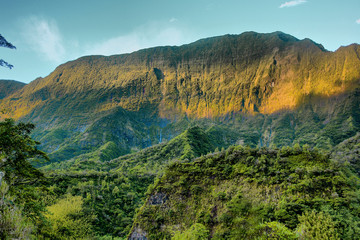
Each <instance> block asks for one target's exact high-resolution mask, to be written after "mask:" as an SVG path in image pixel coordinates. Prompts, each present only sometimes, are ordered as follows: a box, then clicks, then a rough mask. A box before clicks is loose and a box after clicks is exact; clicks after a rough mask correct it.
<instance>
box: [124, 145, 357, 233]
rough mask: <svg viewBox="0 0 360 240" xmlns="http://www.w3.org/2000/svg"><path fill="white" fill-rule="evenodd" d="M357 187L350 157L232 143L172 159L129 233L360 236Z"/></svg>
mask: <svg viewBox="0 0 360 240" xmlns="http://www.w3.org/2000/svg"><path fill="white" fill-rule="evenodd" d="M350 141H352V140H350ZM358 189H359V178H357V177H356V176H355V175H354V173H353V172H352V171H351V170H350V169H349V168H348V167H347V165H346V164H342V163H341V162H339V161H336V160H334V159H331V158H329V156H328V155H323V154H321V153H319V152H317V151H313V150H309V149H308V148H306V147H304V148H302V149H301V148H300V147H294V148H289V147H287V148H283V149H282V150H270V149H265V148H263V149H260V150H259V149H250V148H245V147H241V146H238V147H231V148H229V149H228V150H226V151H222V152H219V153H215V154H210V155H207V156H204V157H200V158H198V159H196V160H195V161H194V162H192V163H173V164H172V165H171V166H170V167H169V168H168V169H167V170H166V173H165V175H164V176H163V177H162V178H161V179H159V181H157V182H156V184H155V185H154V186H152V187H151V188H150V190H149V191H148V197H147V200H146V204H145V205H144V206H143V207H142V208H141V209H140V211H139V213H138V214H137V216H136V219H135V222H134V224H133V228H132V231H131V233H130V234H129V239H170V238H171V237H172V238H173V239H198V238H196V236H197V237H200V239H208V238H211V239H312V238H310V236H316V239H325V238H326V237H328V238H329V239H330V238H332V239H359V236H358V234H357V233H358V231H359V230H360V229H359V221H360V215H359V205H358V203H359V200H360V198H359V195H358Z"/></svg>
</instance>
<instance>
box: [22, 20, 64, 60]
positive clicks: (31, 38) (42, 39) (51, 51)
mask: <svg viewBox="0 0 360 240" xmlns="http://www.w3.org/2000/svg"><path fill="white" fill-rule="evenodd" d="M22 34H23V37H24V38H25V41H26V42H27V43H28V44H29V46H30V47H31V49H32V50H33V51H36V52H37V53H39V54H40V55H41V56H43V57H45V59H46V60H49V61H52V62H56V63H60V62H61V61H62V60H63V58H64V56H65V48H64V45H63V38H62V36H61V33H60V31H59V28H58V27H57V24H56V22H55V21H54V20H49V19H45V18H40V17H36V16H32V17H29V18H27V19H25V20H24V21H23V29H22Z"/></svg>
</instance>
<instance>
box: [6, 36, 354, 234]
mask: <svg viewBox="0 0 360 240" xmlns="http://www.w3.org/2000/svg"><path fill="white" fill-rule="evenodd" d="M359 55H360V48H359V45H357V44H353V45H350V46H347V47H341V48H339V49H338V50H337V51H335V52H329V51H327V50H326V49H324V48H323V47H322V46H321V45H320V44H317V43H315V42H313V41H311V40H309V39H304V40H299V39H296V38H294V37H292V36H290V35H287V34H284V33H281V32H275V33H271V34H259V33H254V32H246V33H243V34H241V35H225V36H221V37H214V38H209V39H202V40H199V41H197V42H195V43H191V44H188V45H183V46H180V47H157V48H150V49H145V50H140V51H138V52H134V53H131V54H123V55H115V56H110V57H104V56H88V57H83V58H80V59H77V60H75V61H71V62H67V63H65V64H62V65H60V66H59V67H58V68H56V69H55V71H54V72H52V73H51V74H50V75H49V76H47V77H45V78H38V79H36V80H34V81H33V82H31V83H29V84H27V85H25V84H21V83H19V82H16V81H8V80H0V109H1V115H0V117H1V118H0V159H1V162H0V216H1V217H0V239H100V240H105V239H106V240H108V239H109V240H110V239H132V240H137V239H138V240H140V239H141V240H144V239H359V238H360V237H359V236H358V235H359V234H358V233H359V232H360V192H359V191H360V188H359V187H360V185H359V184H360V178H359V177H360V163H359V160H360V159H359V158H360V135H359V132H360V107H359V106H360V88H359V87H360V85H359V83H360V82H359V80H360V58H359V57H358V56H359Z"/></svg>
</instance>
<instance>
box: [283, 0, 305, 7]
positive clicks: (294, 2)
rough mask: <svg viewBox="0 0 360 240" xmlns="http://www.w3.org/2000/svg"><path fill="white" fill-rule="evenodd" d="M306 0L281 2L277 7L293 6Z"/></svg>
mask: <svg viewBox="0 0 360 240" xmlns="http://www.w3.org/2000/svg"><path fill="white" fill-rule="evenodd" d="M306 2H307V1H306V0H294V1H290V2H285V3H283V4H281V5H280V7H279V8H284V7H295V6H297V5H300V4H303V3H306Z"/></svg>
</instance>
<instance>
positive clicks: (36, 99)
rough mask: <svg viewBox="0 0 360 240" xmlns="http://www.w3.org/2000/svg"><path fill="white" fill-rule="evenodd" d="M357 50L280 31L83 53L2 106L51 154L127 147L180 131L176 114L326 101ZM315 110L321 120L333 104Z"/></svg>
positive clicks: (348, 83) (354, 79) (270, 110)
mask: <svg viewBox="0 0 360 240" xmlns="http://www.w3.org/2000/svg"><path fill="white" fill-rule="evenodd" d="M359 56H360V47H359V45H355V44H354V45H351V46H347V47H342V48H340V49H338V50H337V51H336V52H328V51H326V50H325V49H324V48H323V47H322V46H321V45H319V44H316V43H314V42H312V41H311V40H309V39H304V40H298V39H296V38H294V37H292V36H290V35H287V34H284V33H281V32H275V33H271V34H259V33H254V32H246V33H243V34H241V35H225V36H221V37H213V38H208V39H203V40H199V41H197V42H194V43H192V44H188V45H183V46H180V47H157V48H150V49H144V50H140V51H138V52H134V53H131V54H124V55H116V56H110V57H104V56H88V57H82V58H80V59H77V60H75V61H71V62H68V63H65V64H63V65H61V66H59V67H58V68H57V69H55V71H54V72H52V73H51V74H50V75H49V76H47V77H46V78H44V79H37V80H35V81H33V82H32V83H30V84H28V85H27V86H25V87H24V88H22V89H21V90H20V91H18V92H17V93H16V94H15V95H14V96H12V97H8V98H6V99H4V100H3V101H2V102H1V106H2V107H6V108H11V109H13V111H12V114H11V116H12V117H15V118H17V119H22V120H25V121H32V122H34V123H36V124H37V126H38V130H37V131H36V133H35V136H36V137H37V138H38V139H39V140H41V141H42V142H43V143H44V147H45V146H46V147H45V149H46V150H47V151H49V152H53V153H54V154H55V155H54V156H56V157H57V158H59V159H68V158H71V157H74V156H76V155H79V154H82V153H85V152H89V151H92V150H94V148H98V147H99V146H102V145H103V144H105V143H106V142H108V141H113V142H115V143H116V144H117V146H119V148H120V152H124V153H125V152H129V151H130V149H131V148H138V147H140V148H142V147H146V146H150V145H153V144H155V143H159V142H161V141H164V140H169V139H171V138H172V137H174V136H175V135H177V134H179V133H180V132H182V131H183V130H184V125H181V124H178V123H179V120H183V119H184V117H185V118H186V119H187V120H188V121H190V122H191V121H200V122H201V121H205V122H206V119H211V120H221V121H224V120H226V119H236V116H239V115H246V116H254V115H259V114H260V115H261V114H265V115H266V116H269V114H275V115H276V114H279V113H280V115H282V113H283V112H284V111H293V110H295V109H296V108H298V107H302V106H303V104H304V103H308V102H309V101H315V100H314V99H322V100H324V99H325V100H324V101H323V103H321V104H326V103H327V102H328V101H327V98H328V97H332V98H333V97H334V96H345V95H346V96H347V95H348V94H350V93H351V92H352V91H353V89H355V88H356V87H357V86H359V79H360V58H359ZM309 99H310V100H309ZM340 99H343V97H340ZM315 102H316V101H315ZM321 104H320V105H319V106H321ZM330 107H331V106H330ZM333 110H334V111H335V110H336V109H333ZM355 110H356V109H355ZM311 111H313V112H316V110H313V109H312V110H311ZM318 111H321V114H320V115H322V116H321V117H320V119H322V118H325V115H328V116H332V115H333V112H334V111H332V110H331V109H330V108H327V109H321V108H320V107H319V108H318ZM316 114H318V113H316ZM316 114H315V115H316ZM265 115H264V116H265ZM293 120H294V119H293ZM293 120H289V121H290V122H294V121H293ZM324 120H325V119H324ZM330 120H331V119H330V118H329V119H328V121H330ZM180 122H181V121H180ZM170 123H171V124H172V125H171V127H168V128H167V129H166V128H165V129H164V127H165V126H169V124H170ZM207 125H209V124H207ZM210 125H211V124H210ZM290 125H291V124H289V126H290ZM291 126H292V128H293V130H292V131H295V130H294V127H293V126H294V125H291ZM270 127H271V126H270ZM270 127H269V126H267V127H265V129H264V131H263V130H259V129H257V130H256V131H257V132H258V133H257V134H258V136H257V140H252V141H253V144H259V145H261V144H262V143H261V142H262V140H261V138H262V137H264V136H265V138H266V139H267V138H268V140H269V141H270V142H272V141H271V139H272V137H273V136H274V135H273V134H274V132H271V133H270V129H271V128H270ZM320 128H323V126H321V127H320ZM265 130H266V131H265ZM264 134H265V135H264ZM237 135H239V134H237ZM66 139H69V141H67V140H66ZM294 139H295V138H294V137H293V138H292V139H290V140H289V142H293V141H294ZM64 140H65V141H64ZM232 141H233V140H232ZM234 141H235V142H236V141H243V138H239V137H235V140H234ZM266 141H267V140H266ZM245 142H246V141H245ZM79 146H80V147H79ZM56 152H57V153H56Z"/></svg>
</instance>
